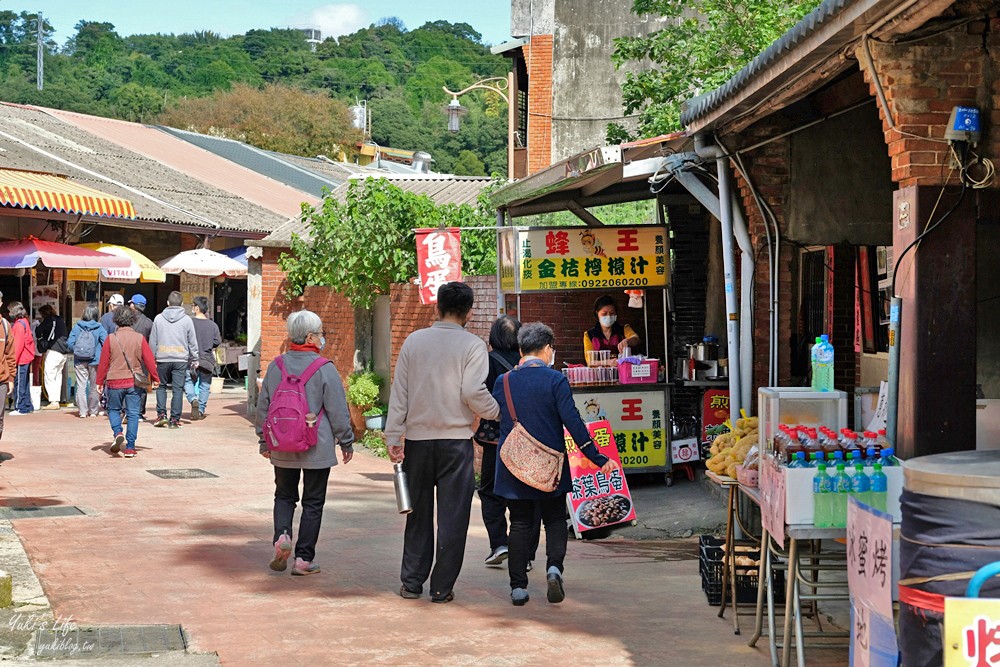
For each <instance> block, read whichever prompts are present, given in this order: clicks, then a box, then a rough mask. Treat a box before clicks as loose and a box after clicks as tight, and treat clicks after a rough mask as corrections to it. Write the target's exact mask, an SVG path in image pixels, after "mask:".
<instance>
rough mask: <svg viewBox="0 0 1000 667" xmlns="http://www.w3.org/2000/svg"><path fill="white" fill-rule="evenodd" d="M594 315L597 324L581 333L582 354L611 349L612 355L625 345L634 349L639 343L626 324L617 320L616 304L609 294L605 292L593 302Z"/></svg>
mask: <svg viewBox="0 0 1000 667" xmlns="http://www.w3.org/2000/svg"><path fill="white" fill-rule="evenodd" d="M594 315H595V317H596V318H597V324H595V325H594V327H593V328H591V329H588V330H587V331H586V332H584V334H583V356H584V357H586V356H587V352H591V351H594V350H611V351H612V356H618V353H619V352H621V351H623V350H624V349H625V348H626V347H629V348H632V349H633V350H634V349H635V346H636V345H638V344H639V336H637V335H636V333H635V331H633V330H632V327H630V326H629V325H627V324H621V323H620V322H618V305H617V304H616V303H615V300H614V299H613V298H612V297H611V295H609V294H605V295H604V296H602V297H600V298H599V299H598V300H597V301H595V302H594Z"/></svg>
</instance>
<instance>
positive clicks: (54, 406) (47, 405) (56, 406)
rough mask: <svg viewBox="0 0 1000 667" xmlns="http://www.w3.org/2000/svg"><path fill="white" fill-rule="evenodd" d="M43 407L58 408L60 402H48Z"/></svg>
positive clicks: (45, 408)
mask: <svg viewBox="0 0 1000 667" xmlns="http://www.w3.org/2000/svg"><path fill="white" fill-rule="evenodd" d="M41 409H42V410H58V409H59V404H58V403H47V404H46V405H43V406H42V408H41Z"/></svg>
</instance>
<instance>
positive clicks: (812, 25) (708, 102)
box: [681, 0, 855, 127]
mask: <svg viewBox="0 0 1000 667" xmlns="http://www.w3.org/2000/svg"><path fill="white" fill-rule="evenodd" d="M854 2H855V0H826V1H825V2H823V4H821V5H820V6H819V7H817V8H816V9H814V10H813V11H811V12H810V13H809V14H807V15H806V16H805V17H803V19H802V20H801V21H799V22H798V23H796V24H795V25H794V26H793V27H792V28H791V29H790V30H789V31H788V32H786V33H785V34H784V35H782V36H781V37H779V38H778V39H777V41H775V42H774V43H773V44H771V46H769V47H767V48H766V49H764V50H763V51H762V52H761V53H759V54H758V55H757V57H756V58H754V59H753V60H751V61H750V62H749V64H747V65H746V67H744V68H743V69H741V70H740V71H739V72H737V73H736V74H734V75H733V77H732V78H731V79H729V81H726V82H725V83H724V84H722V85H721V86H719V87H718V88H716V89H715V90H712V91H709V92H707V93H704V94H702V95H699V96H697V97H692V98H691V99H690V100H687V101H686V102H684V108H683V110H682V111H681V125H683V126H685V127H687V126H688V125H689V124H690V123H691V122H692V121H695V120H697V119H699V118H701V117H702V116H704V115H705V114H707V113H709V112H710V111H712V110H714V109H715V108H716V107H718V106H720V105H721V104H722V103H723V102H724V101H725V100H726V99H728V98H729V97H731V96H732V95H734V94H735V93H736V92H737V91H739V90H740V89H741V88H742V87H743V86H744V85H745V84H746V83H747V82H748V81H750V80H751V79H752V78H754V77H755V76H756V75H757V74H759V73H761V72H762V71H764V70H766V69H767V68H768V67H770V66H771V65H772V64H773V63H774V62H776V61H777V60H778V59H780V58H782V57H784V56H785V54H786V53H787V52H788V51H791V50H792V48H793V47H794V46H796V45H797V44H799V43H800V42H802V41H803V40H805V39H806V38H807V37H808V36H809V35H811V34H812V33H813V32H815V31H816V30H817V29H819V27H820V26H822V25H823V24H824V23H826V22H827V21H829V20H830V18H832V17H833V16H835V15H837V14H838V13H840V12H841V11H842V10H843V9H844V8H845V7H847V6H848V5H852V4H854Z"/></svg>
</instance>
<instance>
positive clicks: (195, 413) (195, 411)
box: [191, 398, 201, 422]
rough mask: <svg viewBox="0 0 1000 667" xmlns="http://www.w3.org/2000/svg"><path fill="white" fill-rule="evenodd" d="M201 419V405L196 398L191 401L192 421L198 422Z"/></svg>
mask: <svg viewBox="0 0 1000 667" xmlns="http://www.w3.org/2000/svg"><path fill="white" fill-rule="evenodd" d="M199 419H201V406H200V405H199V403H198V399H197V398H196V399H194V400H193V401H191V421H193V422H196V421H198V420H199Z"/></svg>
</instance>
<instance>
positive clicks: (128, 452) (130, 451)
mask: <svg viewBox="0 0 1000 667" xmlns="http://www.w3.org/2000/svg"><path fill="white" fill-rule="evenodd" d="M125 458H127V459H131V458H135V449H133V448H132V447H126V448H125Z"/></svg>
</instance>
